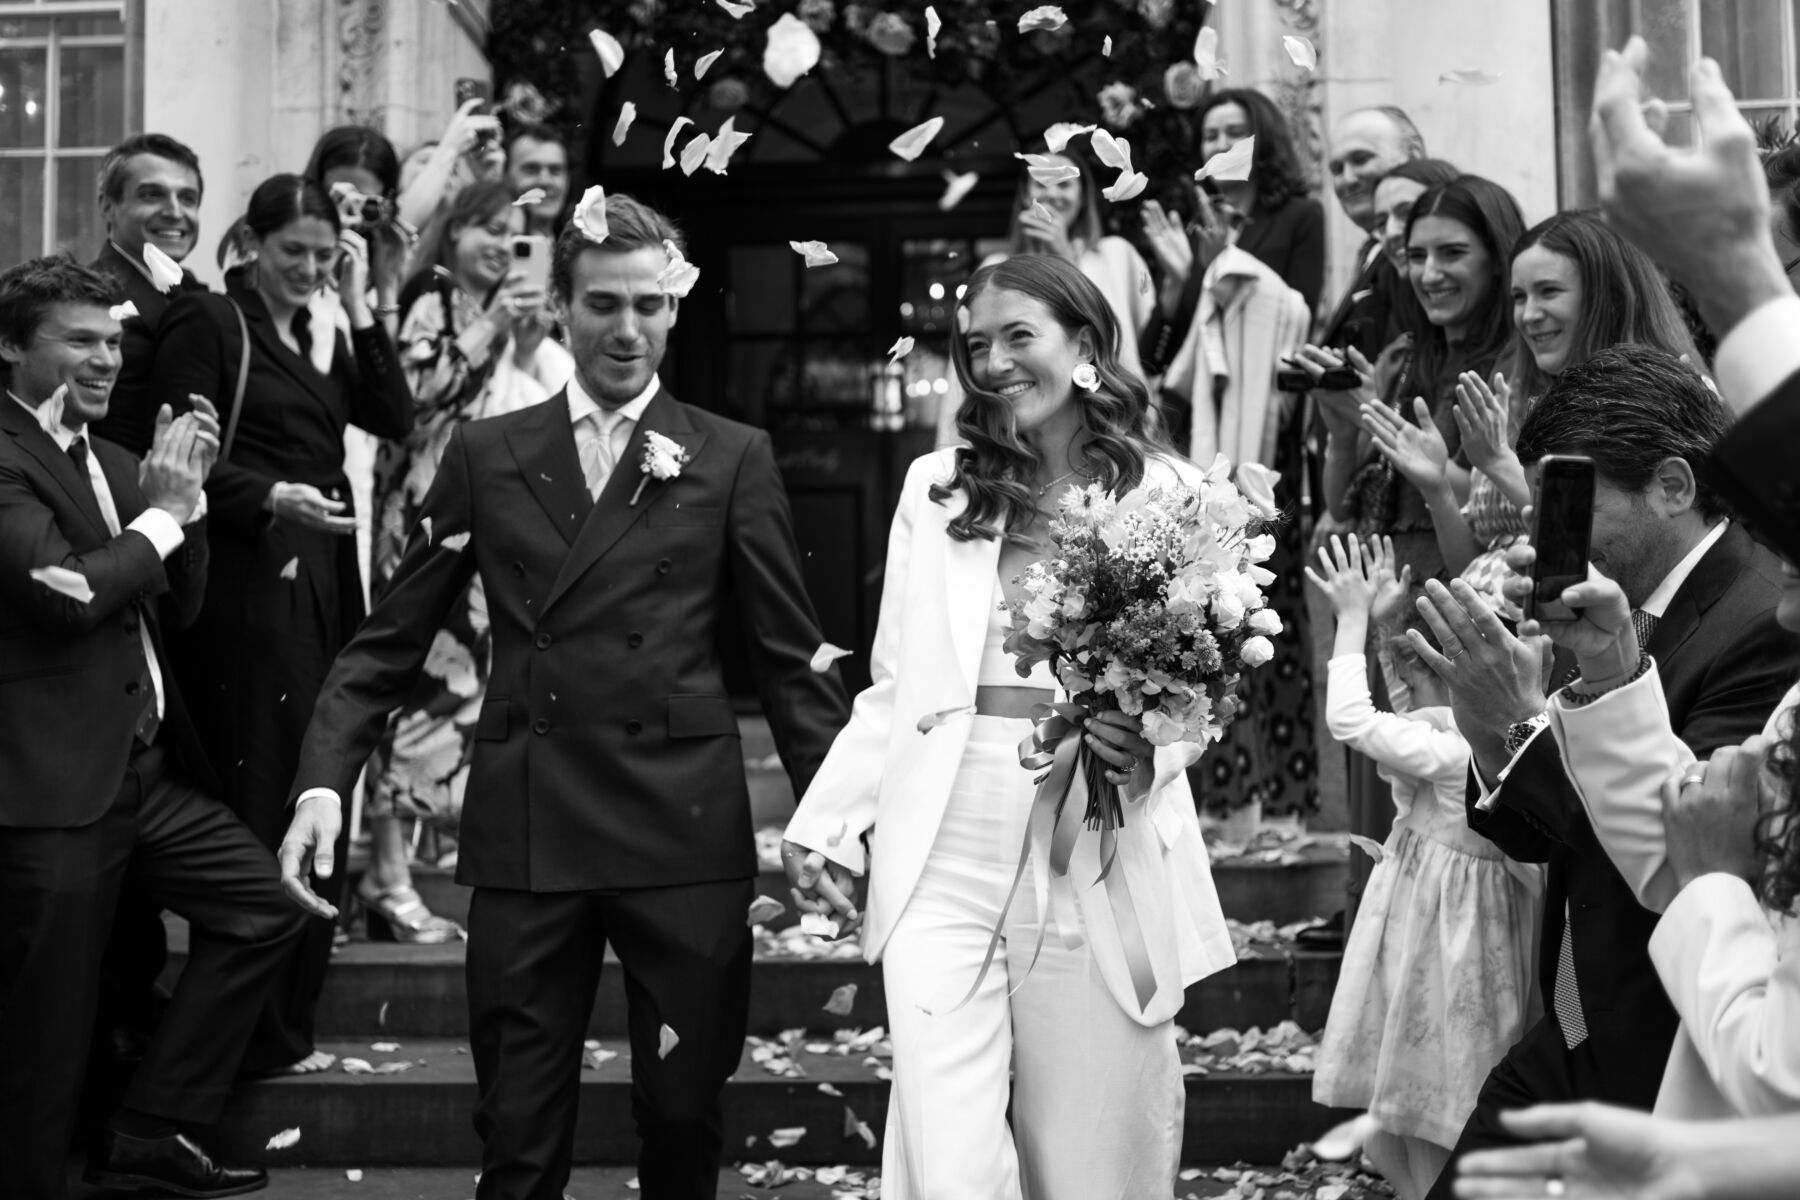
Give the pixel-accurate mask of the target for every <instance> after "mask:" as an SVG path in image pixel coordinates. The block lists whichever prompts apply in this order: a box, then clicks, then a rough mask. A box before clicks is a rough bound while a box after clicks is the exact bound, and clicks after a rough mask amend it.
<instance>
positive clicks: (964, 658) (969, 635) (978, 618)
mask: <svg viewBox="0 0 1800 1200" xmlns="http://www.w3.org/2000/svg"><path fill="white" fill-rule="evenodd" d="M932 507H933V508H935V509H937V511H938V512H940V513H941V514H943V519H944V520H945V521H946V522H948V521H949V520H951V519H952V518H954V517H955V516H956V514H957V512H958V511H960V506H959V507H957V508H946V507H942V506H938V505H933V506H932ZM999 581H1000V539H998V538H992V539H989V538H976V539H974V540H971V541H967V542H959V541H957V540H956V539H955V538H952V537H949V536H946V537H945V538H944V603H945V604H946V605H947V606H948V612H949V618H948V619H949V622H950V642H951V645H952V646H953V648H954V649H955V651H956V662H957V665H958V666H959V667H961V668H962V677H963V680H964V681H965V682H966V683H967V685H968V688H969V697H970V699H971V700H972V699H974V695H975V687H976V680H977V678H978V676H979V675H980V672H981V649H982V643H983V642H985V641H986V640H987V626H988V618H989V616H990V615H991V613H992V609H993V599H994V588H995V586H996V585H997V584H998V583H999Z"/></svg>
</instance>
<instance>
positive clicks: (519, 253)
mask: <svg viewBox="0 0 1800 1200" xmlns="http://www.w3.org/2000/svg"><path fill="white" fill-rule="evenodd" d="M512 269H513V270H514V271H515V272H518V273H521V274H523V275H524V276H525V286H526V287H531V288H536V289H537V290H538V291H540V292H545V293H548V292H549V291H550V239H549V238H547V237H545V236H543V235H542V234H538V233H520V234H515V235H513V239H512Z"/></svg>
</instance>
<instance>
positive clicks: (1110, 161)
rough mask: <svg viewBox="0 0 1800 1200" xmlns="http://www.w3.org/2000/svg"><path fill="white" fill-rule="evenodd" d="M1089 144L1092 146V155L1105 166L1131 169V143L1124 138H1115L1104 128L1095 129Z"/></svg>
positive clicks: (1124, 169)
mask: <svg viewBox="0 0 1800 1200" xmlns="http://www.w3.org/2000/svg"><path fill="white" fill-rule="evenodd" d="M1090 144H1091V145H1092V146H1093V147H1094V157H1095V158H1098V159H1099V160H1100V161H1101V162H1103V163H1105V164H1106V165H1107V166H1109V167H1114V168H1117V169H1118V170H1121V171H1129V170H1131V143H1130V142H1128V141H1126V140H1125V139H1124V138H1116V137H1114V136H1113V135H1112V134H1110V133H1108V132H1106V130H1104V129H1096V130H1094V136H1093V138H1092V140H1091V143H1090Z"/></svg>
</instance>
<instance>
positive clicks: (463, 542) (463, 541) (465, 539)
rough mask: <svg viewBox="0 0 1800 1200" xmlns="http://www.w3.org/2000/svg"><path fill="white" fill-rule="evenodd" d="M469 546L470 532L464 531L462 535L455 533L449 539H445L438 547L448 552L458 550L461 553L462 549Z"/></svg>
mask: <svg viewBox="0 0 1800 1200" xmlns="http://www.w3.org/2000/svg"><path fill="white" fill-rule="evenodd" d="M468 544H469V531H468V530H466V529H465V530H463V531H462V532H461V533H453V534H451V535H450V536H449V537H447V538H445V539H444V540H443V541H441V542H439V543H438V545H440V546H442V547H443V548H444V549H446V550H456V551H461V550H462V548H463V547H464V546H467V545H468Z"/></svg>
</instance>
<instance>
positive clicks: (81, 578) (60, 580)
mask: <svg viewBox="0 0 1800 1200" xmlns="http://www.w3.org/2000/svg"><path fill="white" fill-rule="evenodd" d="M295 561H296V562H298V561H299V560H298V559H296V560H295ZM29 574H30V575H31V577H32V578H33V579H35V580H37V581H38V582H39V583H41V584H43V585H44V586H45V587H47V588H49V589H50V590H51V591H53V592H55V593H56V594H57V595H59V596H67V597H68V598H69V599H71V600H73V601H75V602H76V603H78V604H88V603H90V602H92V600H93V599H94V589H93V588H91V587H89V586H88V581H87V576H86V575H83V574H82V573H81V572H80V571H71V570H69V568H67V567H33V568H32V569H31V571H30V572H29Z"/></svg>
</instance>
